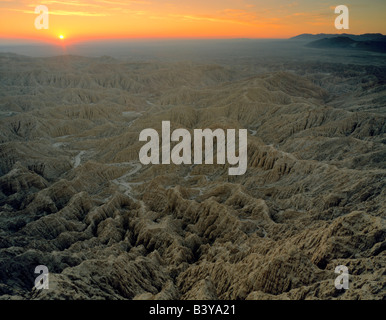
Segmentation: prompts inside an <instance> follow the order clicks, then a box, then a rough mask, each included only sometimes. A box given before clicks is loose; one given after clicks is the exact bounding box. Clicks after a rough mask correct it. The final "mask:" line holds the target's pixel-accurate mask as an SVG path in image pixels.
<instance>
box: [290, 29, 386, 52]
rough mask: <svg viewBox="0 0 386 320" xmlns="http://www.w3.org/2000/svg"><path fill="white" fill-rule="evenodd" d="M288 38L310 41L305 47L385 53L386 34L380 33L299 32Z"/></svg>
mask: <svg viewBox="0 0 386 320" xmlns="http://www.w3.org/2000/svg"><path fill="white" fill-rule="evenodd" d="M290 40H298V41H311V42H309V43H307V44H306V46H307V47H311V48H319V49H349V50H365V51H373V52H383V53H386V36H385V35H383V34H381V33H366V34H361V35H354V34H347V33H343V34H324V33H320V34H315V35H314V34H301V35H298V36H296V37H293V38H290Z"/></svg>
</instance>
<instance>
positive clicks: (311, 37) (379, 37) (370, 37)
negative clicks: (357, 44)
mask: <svg viewBox="0 0 386 320" xmlns="http://www.w3.org/2000/svg"><path fill="white" fill-rule="evenodd" d="M336 37H347V38H350V39H352V40H355V41H386V36H385V35H383V34H381V33H364V34H358V35H357V34H348V33H339V34H330V33H319V34H310V33H303V34H299V35H298V36H295V37H292V38H290V40H301V41H315V40H321V39H330V38H336Z"/></svg>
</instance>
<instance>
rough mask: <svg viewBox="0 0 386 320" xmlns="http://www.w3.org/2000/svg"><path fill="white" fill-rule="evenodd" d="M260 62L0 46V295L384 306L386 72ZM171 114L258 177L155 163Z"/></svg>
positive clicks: (220, 169)
mask: <svg viewBox="0 0 386 320" xmlns="http://www.w3.org/2000/svg"><path fill="white" fill-rule="evenodd" d="M248 65H249V66H248V67H246V63H245V61H243V63H240V64H232V63H229V64H226V63H222V64H214V63H210V64H209V63H205V62H202V63H199V62H195V63H188V62H186V63H183V62H175V63H170V62H168V63H166V62H165V63H162V62H149V63H143V62H141V63H128V62H123V61H119V60H115V59H113V58H109V57H102V58H83V57H76V56H61V57H54V58H44V59H43V58H29V57H23V56H17V55H12V54H1V55H0V128H1V130H0V141H1V144H0V154H1V157H0V175H1V176H0V226H1V231H0V298H1V299H10V298H11V299H30V298H34V299H100V298H108V299H335V298H337V299H358V298H360V299H382V298H383V299H384V298H385V292H386V291H385V283H386V282H385V272H386V256H385V251H384V249H385V244H386V242H385V236H386V229H385V212H386V194H385V192H386V188H385V186H386V147H385V143H386V116H385V111H386V98H385V97H386V94H385V93H386V91H385V89H386V87H385V86H386V82H385V76H384V75H385V74H386V73H385V72H386V69H385V68H384V67H371V66H359V65H349V64H345V65H344V64H338V63H335V64H331V63H327V62H325V63H316V62H315V63H312V62H307V63H306V62H305V63H303V64H302V63H295V62H293V61H292V62H285V61H284V62H280V63H277V62H268V63H263V62H261V61H255V62H249V64H248ZM163 120H167V121H170V122H171V125H172V128H173V129H177V128H186V129H188V130H189V131H190V132H193V129H195V128H203V129H204V128H212V129H215V128H223V129H226V128H236V129H239V128H245V129H248V132H249V135H248V170H247V172H246V174H245V175H242V176H229V175H228V165H149V166H144V165H142V164H141V163H140V162H139V159H138V153H139V150H140V148H141V146H142V145H143V143H142V142H139V140H138V137H139V133H140V132H141V130H143V129H145V128H154V129H156V130H158V131H159V132H160V130H161V122H162V121H163ZM37 265H46V266H47V267H48V269H49V271H50V278H49V280H50V289H49V290H40V291H38V290H32V287H33V285H34V279H35V277H36V274H34V269H35V267H36V266H37ZM338 265H345V266H347V267H348V269H349V270H350V277H351V278H350V289H349V290H346V291H345V290H337V289H335V286H334V280H335V278H336V276H337V275H336V274H335V273H334V270H335V267H336V266H338Z"/></svg>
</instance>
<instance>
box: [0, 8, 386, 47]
mask: <svg viewBox="0 0 386 320" xmlns="http://www.w3.org/2000/svg"><path fill="white" fill-rule="evenodd" d="M357 2H358V1H356V0H353V1H350V3H349V4H348V5H349V7H350V30H343V31H339V32H345V31H346V32H349V33H356V34H359V33H366V32H369V33H370V32H381V33H382V32H383V33H386V25H385V23H384V22H383V18H384V12H385V11H386V1H376V2H374V3H372V4H371V5H368V6H363V5H361V6H359V5H357V4H359V2H358V3H357ZM39 5H43V6H46V7H47V8H48V10H49V28H48V29H40V30H39V29H37V28H35V26H34V21H35V19H36V18H37V17H38V14H37V13H35V8H36V6H37V3H36V2H35V1H25V0H15V1H9V0H7V1H6V0H0V38H30V39H39V40H47V41H50V39H51V40H54V39H55V38H56V39H57V38H58V37H59V38H60V39H64V36H63V35H62V36H63V37H62V36H60V34H61V33H60V31H59V30H62V29H63V28H65V29H66V31H67V32H69V33H71V39H72V40H85V39H106V38H108V39H111V38H135V39H138V38H288V37H292V36H295V35H297V34H300V33H336V32H337V30H336V29H335V28H334V19H335V13H334V8H335V6H336V5H337V4H336V2H335V1H329V0H328V1H323V2H321V1H317V0H297V1H296V0H295V1H288V0H272V1H260V0H249V1H247V0H243V1H240V0H227V1H206V0H205V1H204V0H196V1H188V0H181V1H167V2H166V1H155V0H146V1H145V0H144V1H122V0H116V1H105V0H88V1H76V0H63V1H50V0H46V1H39ZM58 35H59V36H58Z"/></svg>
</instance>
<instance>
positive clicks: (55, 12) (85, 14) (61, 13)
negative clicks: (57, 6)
mask: <svg viewBox="0 0 386 320" xmlns="http://www.w3.org/2000/svg"><path fill="white" fill-rule="evenodd" d="M8 10H11V11H17V12H22V13H28V14H34V15H36V13H35V11H32V10H23V9H8ZM49 14H50V15H57V16H82V17H104V16H109V14H107V13H99V12H87V11H66V10H49Z"/></svg>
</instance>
